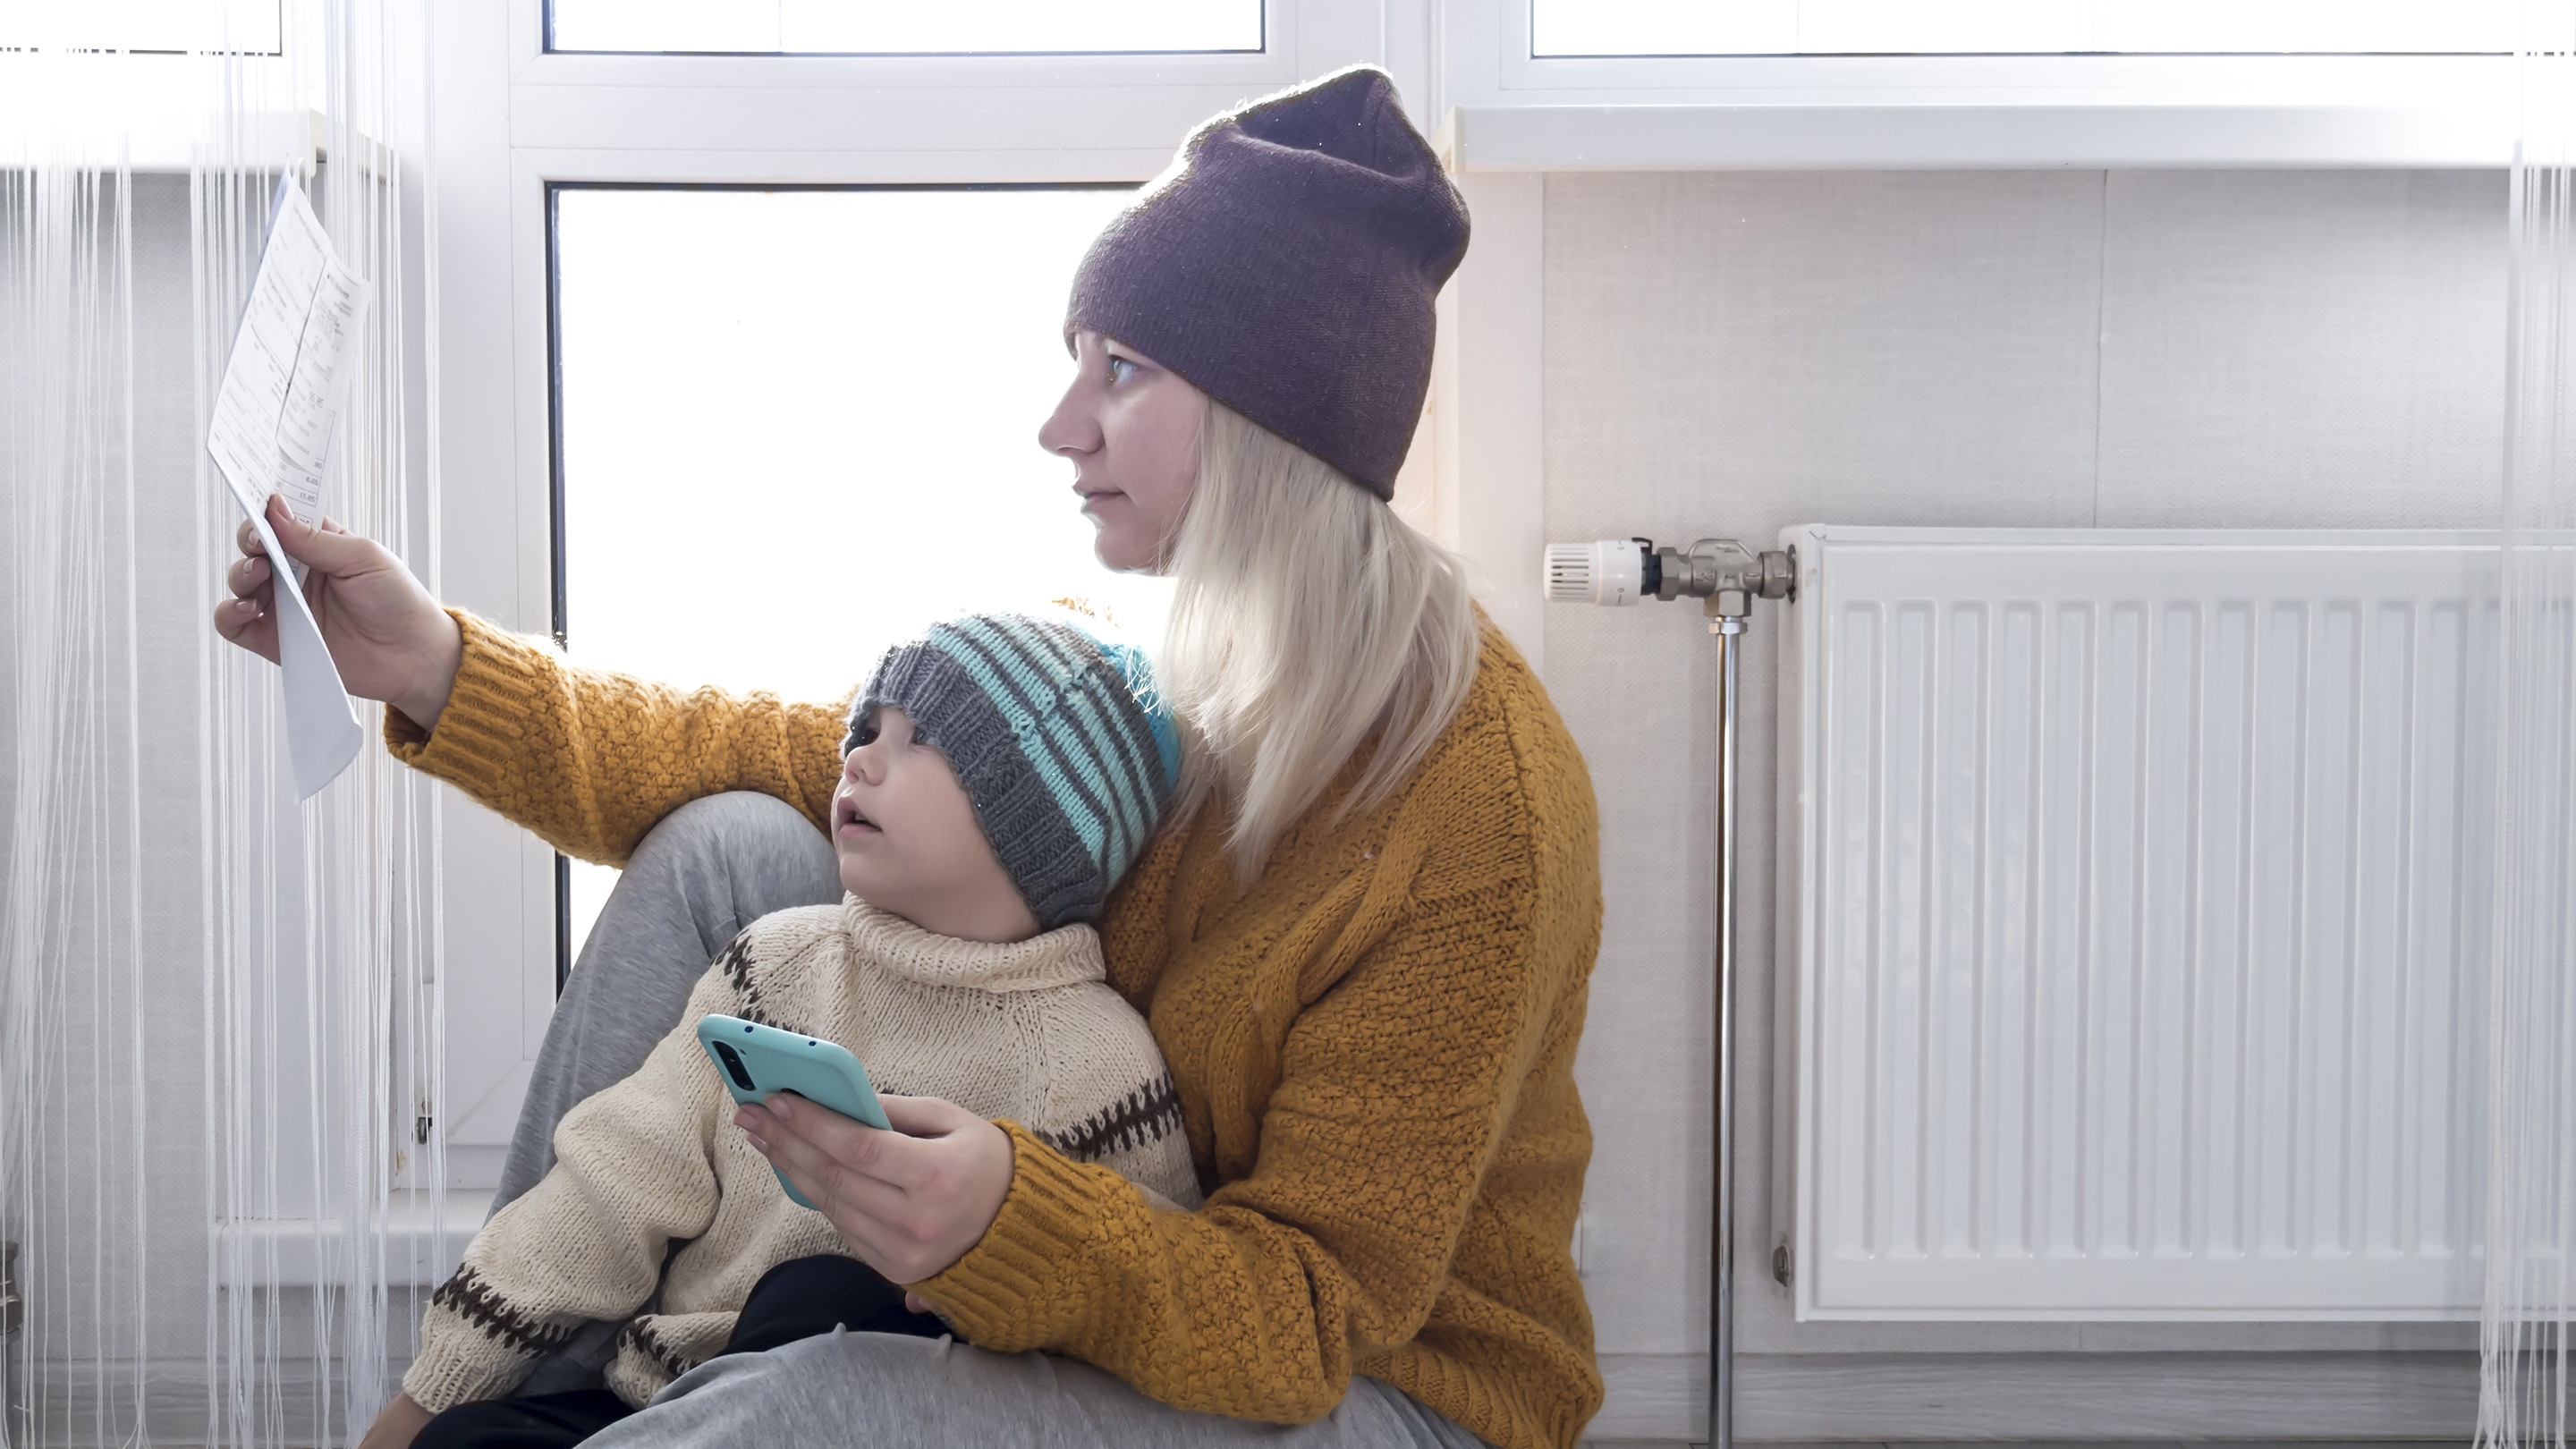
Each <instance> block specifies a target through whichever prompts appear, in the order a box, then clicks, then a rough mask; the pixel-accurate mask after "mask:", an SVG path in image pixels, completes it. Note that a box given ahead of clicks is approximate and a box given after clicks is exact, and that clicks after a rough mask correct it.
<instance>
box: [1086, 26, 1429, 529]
mask: <svg viewBox="0 0 2576 1449" xmlns="http://www.w3.org/2000/svg"><path fill="white" fill-rule="evenodd" d="M1466 253H1467V207H1466V203H1465V202H1463V201H1461V200H1459V197H1458V191H1457V188H1455V187H1453V186H1451V185H1450V184H1449V178H1448V177H1446V176H1444V175H1442V174H1441V171H1440V162H1439V159H1438V158H1437V157H1435V156H1433V155H1432V154H1431V147H1430V145H1429V144H1428V143H1426V142H1425V141H1424V140H1423V139H1422V133H1421V132H1419V131H1416V130H1415V129H1413V123H1412V122H1410V121H1408V120H1406V119H1405V117H1404V109H1403V107H1402V106H1401V105H1400V104H1399V103H1398V102H1397V100H1396V95H1395V83H1394V82H1393V81H1390V80H1388V79H1387V76H1386V73H1385V72H1384V71H1381V70H1375V69H1372V68H1370V67H1367V66H1353V67H1351V68H1350V69H1348V70H1340V71H1335V72H1334V73H1332V74H1331V75H1328V76H1325V77H1324V78H1322V79H1321V80H1316V81H1310V82H1308V83H1307V84H1305V85H1302V86H1298V87H1295V88H1294V89H1291V90H1285V91H1281V92H1280V93H1279V94H1277V95H1274V96H1268V97H1264V98H1263V99H1261V100H1257V101H1251V102H1247V103H1246V104H1244V105H1242V106H1238V107H1237V108H1235V109H1234V110H1231V111H1228V112H1226V113H1224V114H1223V115H1219V116H1216V117H1214V118H1212V119H1210V120H1208V121H1207V122H1205V123H1203V124H1202V125H1200V126H1199V128H1198V129H1197V130H1195V131H1192V132H1191V133H1190V136H1189V139H1188V140H1186V141H1183V142H1182V143H1181V150H1180V154H1179V156H1177V157H1176V158H1174V160H1173V162H1172V165H1171V167H1170V169H1169V170H1167V171H1165V172H1164V173H1163V175H1162V177H1161V178H1160V179H1158V180H1157V181H1155V182H1154V183H1153V184H1151V185H1149V186H1147V187H1146V189H1145V191H1144V194H1143V195H1141V196H1139V197H1138V198H1137V199H1136V202H1135V204H1134V205H1132V206H1130V207H1128V208H1127V210H1126V211H1124V212H1122V213H1120V214H1119V217H1118V219H1117V220H1115V221H1113V222H1111V223H1110V224H1109V227H1108V229H1107V230H1105V231H1103V232H1102V233H1101V234H1100V239H1099V240H1098V241H1095V242H1093V243H1092V244H1091V252H1090V254H1089V255H1087V256H1085V257H1084V258H1083V259H1082V269H1081V271H1079V272H1077V273H1075V275H1074V279H1073V302H1072V305H1071V306H1070V307H1069V308H1068V309H1067V310H1066V313H1065V331H1066V333H1067V335H1068V336H1070V334H1072V333H1073V332H1074V331H1076V330H1078V329H1081V328H1090V329H1092V330H1093V331H1097V332H1100V333H1103V334H1105V335H1107V336H1110V337H1114V338H1116V339H1118V340H1119V341H1120V342H1123V343H1125V344H1127V345H1128V346H1130V347H1133V348H1135V349H1136V350H1137V351H1139V352H1142V353H1144V354H1145V355H1146V356H1148V357H1151V358H1153V359H1154V360H1155V361H1156V362H1159V363H1161V364H1163V365H1164V366H1166V367H1169V368H1171V369H1172V370H1173V371H1174V372H1177V373H1179V374H1180V375H1181V376H1183V377H1185V378H1188V379H1189V380H1190V381H1191V382H1192V383H1194V384H1196V385H1197V386H1198V388H1199V390H1200V391H1202V392H1205V393H1206V394H1207V395H1208V396H1210V397H1213V398H1215V399H1216V400H1217V401H1219V402H1221V403H1224V404H1225V405H1226V406H1228V407H1230V408H1233V409H1234V410H1235V411H1236V412H1239V413H1241V414H1243V415H1244V416H1245V417H1247V418H1250V419H1252V421H1254V422H1256V423H1259V424H1260V425H1261V426H1263V427H1265V428H1268V429H1269V430H1270V431H1272V432H1274V433H1277V434H1278V435H1279V436H1281V437H1283V438H1286V439H1287V440H1288V441H1290V442H1292V443H1295V444H1296V445H1297V446H1298V447H1300V448H1303V449H1305V450H1306V451H1307V452H1309V453H1312V454H1314V455H1315V456H1316V457H1319V458H1321V459H1323V460H1324V461H1325V462H1327V463H1330V464H1332V465H1333V466H1334V467H1336V468H1339V469H1341V470H1342V471H1343V472H1344V473H1347V474H1349V475H1350V476H1351V477H1352V478H1353V479H1355V480H1357V481H1358V482H1359V483H1360V485H1361V486H1363V487H1365V488H1367V489H1368V490H1369V491H1371V492H1373V493H1375V494H1376V495H1377V496H1378V497H1380V498H1388V497H1392V496H1393V495H1394V493H1395V473H1396V469H1397V468H1399V467H1401V466H1402V465H1403V463H1404V454H1405V450H1406V449H1407V448H1409V447H1410V446H1412V443H1413V429H1414V425H1415V424H1416V423H1418V422H1420V421H1421V418H1422V398H1423V394H1424V393H1425V392H1426V391H1427V390H1428V389H1429V388H1430V386H1431V327H1432V322H1431V299H1432V297H1433V296H1435V295H1436V294H1437V293H1438V292H1439V290H1440V284H1441V283H1443V282H1446V281H1447V280H1449V274H1450V273H1451V272H1453V271H1456V270H1457V269H1458V259H1459V258H1460V257H1463V256H1465V255H1466Z"/></svg>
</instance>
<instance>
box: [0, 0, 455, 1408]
mask: <svg viewBox="0 0 2576 1449" xmlns="http://www.w3.org/2000/svg"><path fill="white" fill-rule="evenodd" d="M258 8H259V7H244V8H242V10H241V13H245V14H253V15H255V14H256V13H257V10H258ZM88 11H89V7H83V6H50V7H34V6H28V7H17V8H15V9H14V10H13V11H11V12H10V14H11V24H12V25H13V26H17V27H20V30H19V33H15V34H12V35H11V36H9V37H8V38H7V40H8V42H9V43H10V44H13V45H18V46H21V47H23V48H21V49H17V50H14V51H11V52H8V53H0V93H5V94H6V95H7V96H8V98H9V101H10V105H9V107H8V109H7V113H6V117H5V120H6V124H5V125H0V571H5V574H6V578H5V581H0V681H5V690H0V751H5V752H6V755H7V760H8V763H7V767H6V768H5V769H0V1243H7V1244H14V1245H15V1247H16V1258H15V1262H14V1274H13V1286H14V1288H15V1290H16V1292H17V1294H18V1296H19V1298H20V1299H21V1301H22V1303H23V1309H22V1311H21V1314H20V1315H19V1316H20V1320H21V1321H20V1322H19V1323H18V1324H17V1326H16V1327H15V1328H14V1329H10V1330H9V1331H7V1332H6V1333H5V1334H0V1444H9V1445H22V1444H23V1445H36V1444H48V1445H51V1444H63V1445H89V1444H119V1445H125V1444H150V1443H170V1444H200V1443H202V1444H209V1445H269V1444H280V1445H283V1444H299V1445H306V1444H333V1443H343V1442H350V1441H354V1440H355V1438H356V1437H357V1436H358V1435H359V1433H361V1432H362V1431H363V1429H364V1427H365V1425H366V1424H367V1422H368V1421H369V1420H370V1419H371V1418H372V1417H373V1415H374V1413H375V1411H376V1410H377V1408H378V1407H380V1406H381V1405H382V1403H383V1402H384V1401H385V1399H386V1398H387V1397H389V1396H390V1395H391V1394H392V1393H393V1392H394V1391H395V1389H396V1387H397V1385H398V1378H399V1373H400V1370H401V1367H402V1365H403V1363H404V1362H405V1361H407V1359H408V1357H409V1355H410V1352H411V1335H412V1332H413V1325H414V1323H415V1322H416V1319H417V1314H418V1308H419V1304H418V1301H417V1300H418V1295H419V1294H420V1293H422V1292H424V1291H425V1289H423V1288H422V1287H421V1286H420V1285H421V1283H422V1281H423V1280H424V1279H426V1278H428V1277H430V1276H431V1275H432V1274H433V1273H434V1272H435V1271H436V1269H437V1267H438V1266H439V1265H436V1264H434V1263H428V1262H424V1261H422V1260H423V1259H424V1258H425V1257H426V1256H428V1255H429V1254H430V1252H431V1251H432V1250H429V1249H427V1248H425V1247H424V1246H423V1244H424V1243H428V1244H434V1243H437V1242H440V1241H442V1240H443V1239H442V1235H441V1230H442V1229H443V1228H444V1226H445V1224H444V1223H443V1222H442V1221H441V1219H442V1217H443V1215H444V1212H445V1208H444V1203H445V1196H444V1186H445V1184H444V1165H443V1160H442V1153H441V1151H440V1145H439V1137H438V1134H437V1133H436V1132H435V1131H432V1130H429V1124H430V1123H431V1122H432V1121H433V1120H434V1118H435V1116H436V1113H437V1110H438V1105H439V1102H440V1065H441V1061H442V1056H443V1051H442V1044H441V1042H440V1040H439V1036H438V1031H439V1022H440V1019H441V1013H440V1011H439V999H438V991H439V986H438V980H437V972H436V965H437V962H438V960H439V949H438V948H439V941H438V923H439V920H440V890H439V880H438V875H437V860H438V849H439V845H440V841H439V814H438V801H437V799H436V797H435V796H434V795H433V794H432V793H431V790H430V787H429V786H428V785H427V784H426V783H425V782H422V781H420V780H418V779H417V778H416V777H413V776H411V775H410V774H409V772H406V771H403V770H401V769H400V768H399V767H397V766H395V765H394V764H393V763H392V762H391V761H390V760H389V759H388V758H387V757H386V756H385V755H384V753H383V752H382V751H381V750H370V751H368V752H366V753H365V754H364V755H362V757H361V758H360V760H359V762H358V763H357V764H356V765H354V766H352V767H351V769H350V770H349V771H348V773H346V774H345V775H343V776H342V777H341V778H340V779H339V780H338V781H337V782H336V783H335V784H334V785H332V786H331V787H330V788H329V789H327V790H326V791H324V792H323V793H322V794H321V795H319V796H317V797H316V798H315V799H313V800H312V801H310V802H308V803H306V804H303V805H301V806H299V805H297V804H295V803H294V801H293V798H292V790H291V787H290V780H291V776H290V772H289V770H288V767H287V764H286V761H285V756H284V751H283V742H282V732H281V722H280V720H279V719H278V717H277V713H278V686H277V680H276V674H275V671H274V670H273V669H272V668H271V667H270V666H268V665H267V664H265V663H263V662H261V661H259V660H257V659H255V658H253V657H252V656H250V655H248V654H246V653H244V652H242V651H240V650H237V649H234V648H231V647H230V646H228V645H224V644H223V643H221V641H219V640H218V639H217V638H216V637H215V635H214V633H213V630H212V629H211V627H210V626H209V623H208V619H209V610H210V608H211V606H212V604H213V602H214V600H216V599H217V598H219V597H222V596H223V582H222V579H223V571H224V569H225V568H226V567H227V566H228V565H229V564H230V562H231V561H232V560H233V558H234V557H236V556H237V555H236V554H235V551H234V549H233V545H232V543H231V536H232V531H233V528H234V526H235V524H236V523H237V522H238V521H239V515H238V510H237V508H236V507H235V505H234V504H233V503H232V502H231V500H230V497H229V494H228V493H227V491H226V490H225V488H224V486H223V484H222V482H221V481H220V479H219V478H218V477H217V475H216V474H215V472H214V470H213V466H212V464H211V462H210V460H209V459H208V458H207V456H206V454H205V450H204V447H203V440H204V437H205V433H206V427H207V419H208V415H209V411H210V407H211V404H212V401H213V398H214V395H215V389H216V386H217V383H218V381H219V380H220V378H221V376H222V372H223V367H224V363H225V359H226V357H227V355H228V352H229V349H230V347H231V344H232V340H233V333H234V328H235V325H236V323H237V321H238V319H239V316H240V312H241V308H242V304H243V299H244V298H245V296H246V295H247V292H248V288H249V283H250V279H251V276H252V273H253V269H254V268H255V266H256V263H257V260H258V248H259V244H260V241H261V238H262V236H263V234H264V232H265V229H266V225H267V220H268V215H269V205H270V199H271V196H272V192H273V188H274V186H275V185H276V183H277V180H278V178H279V176H280V175H281V174H287V175H291V176H293V177H294V178H295V179H296V180H297V181H298V183H299V184H303V185H306V186H307V187H309V188H310V191H311V194H312V197H313V201H314V204H315V206H316V209H317V211H318V212H319V214H320V216H321V218H322V220H323V223H324V226H325V229H326V230H327V231H328V232H329V234H330V235H331V237H332V239H333V241H334V243H335V245H336V247H337V248H338V250H339V251H340V253H341V255H342V256H343V258H344V259H346V260H347V261H348V262H349V263H350V264H351V266H352V267H353V268H354V269H355V270H356V271H357V272H358V273H359V274H360V275H361V276H364V277H366V278H368V279H369V280H371V281H373V282H374V284H375V288H376V296H377V299H378V300H377V304H376V306H375V307H374V308H373V310H372V311H371V313H370V314H369V317H368V319H367V322H366V329H365V332H364V334H363V339H362V344H361V350H360V357H359V362H358V365H357V367H356V369H355V376H354V379H353V382H352V385H351V387H350V390H349V394H348V400H347V404H346V409H345V411H344V413H343V415H342V419H341V422H340V426H339V433H338V437H337V441H336V444H335V447H334V453H333V459H332V463H331V467H330V470H329V475H328V482H327V485H326V497H327V500H328V502H327V505H326V506H327V507H328V509H329V511H330V512H331V513H332V514H333V516H335V517H336V518H338V519H339V520H340V521H342V522H343V523H345V524H346V525H347V526H348V527H350V528H351V529H353V530H355V531H359V532H363V533H366V534H369V535H371V536H373V537H375V538H378V539H380V540H383V541H384V542H385V543H386V544H388V545H389V546H390V547H392V548H394V549H395V550H396V551H397V552H398V553H401V554H403V555H404V556H405V557H406V558H408V559H409V560H410V561H411V562H412V564H413V566H414V567H415V569H417V570H419V571H421V572H422V573H424V574H425V575H427V576H429V577H430V578H431V579H432V580H433V582H434V580H435V576H436V566H437V539H436V520H437V517H438V509H437V498H436V490H435V486H434V483H433V481H432V477H433V475H432V473H431V471H430V469H429V468H428V467H427V466H426V449H425V447H424V446H423V445H424V443H425V438H424V437H423V436H421V434H420V431H419V430H418V429H417V428H415V427H414V426H413V424H412V423H411V421H409V420H410V419H413V418H416V417H417V416H418V413H419V408H420V399H419V398H417V397H413V396H411V395H410V394H411V385H412V384H413V383H414V382H415V381H416V380H418V379H422V378H425V377H427V376H429V375H430V372H429V370H428V369H427V368H425V367H424V366H423V358H424V356H425V352H424V349H423V346H422V341H423V339H421V338H419V337H415V336H412V335H410V334H409V333H408V332H407V330H406V323H405V313H406V308H405V305H404V304H405V300H406V298H407V297H408V298H414V299H417V297H418V296H419V294H420V287H419V282H420V280H421V279H419V278H416V277H414V276H412V275H411V274H410V273H409V271H408V269H407V267H408V264H407V252H406V247H405V245H404V240H403V238H404V236H405V235H406V228H407V227H408V228H409V229H410V231H411V232H412V233H414V234H415V235H416V234H417V233H418V231H419V229H420V228H421V226H422V225H423V224H424V223H425V222H426V223H427V224H431V225H434V220H431V219H429V218H428V216H427V213H426V211H425V209H424V205H423V192H422V188H421V187H420V185H419V179H418V177H417V176H415V175H413V174H412V168H413V166H414V164H415V162H414V160H413V159H412V158H416V157H418V156H419V155H420V154H421V149H420V148H421V146H422V145H423V143H424V142H425V139H426V136H427V130H426V115H425V96H426V90H425V87H424V85H423V76H422V73H421V66H422V64H423V63H424V58H425V57H426V56H427V55H428V54H430V53H431V52H430V50H429V47H428V45H427V41H428V39H429V36H428V33H427V27H428V26H429V24H430V23H431V16H430V12H429V10H428V8H427V7H426V6H424V5H420V4H417V3H412V4H402V3H393V0H286V3H284V4H283V5H281V6H278V7H276V8H275V9H274V12H273V14H274V28H273V30H271V29H267V28H266V27H253V32H254V33H248V34H244V33H237V32H231V31H220V32H219V33H217V34H215V35H213V36H211V37H209V36H205V35H202V34H201V35H197V36H194V37H192V38H191V39H190V42H189V43H190V45H191V47H192V51H191V53H189V54H186V55H182V56H171V55H141V54H127V53H121V52H117V51H113V50H100V49H98V48H97V47H98V46H99V45H100V44H101V41H100V39H99V37H98V35H97V34H96V33H95V32H94V31H85V30H84V28H83V27H84V25H85V24H86V23H90V22H92V21H94V20H95V16H93V15H91V14H88V13H87V12H88ZM30 28H31V29H32V33H29V31H30ZM110 43H114V44H132V45H136V46H138V47H139V46H144V45H148V44H149V43H150V41H149V38H148V37H143V38H135V37H125V38H120V39H116V40H113V41H112V42H110ZM154 148H158V150H157V151H156V150H155V149H154ZM174 148H175V149H174ZM407 195H408V197H409V200H408V201H407V200H406V196H407ZM417 245H418V243H417V241H416V240H415V242H414V243H413V248H414V251H415V252H416V249H417ZM361 708H362V710H364V711H365V714H364V715H363V716H362V718H363V719H364V720H365V722H366V723H368V724H369V725H370V726H373V725H374V724H376V723H377V721H376V720H375V718H374V710H375V707H374V706H371V705H364V704H362V705H361ZM0 1328H7V1324H6V1323H5V1322H0Z"/></svg>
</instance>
